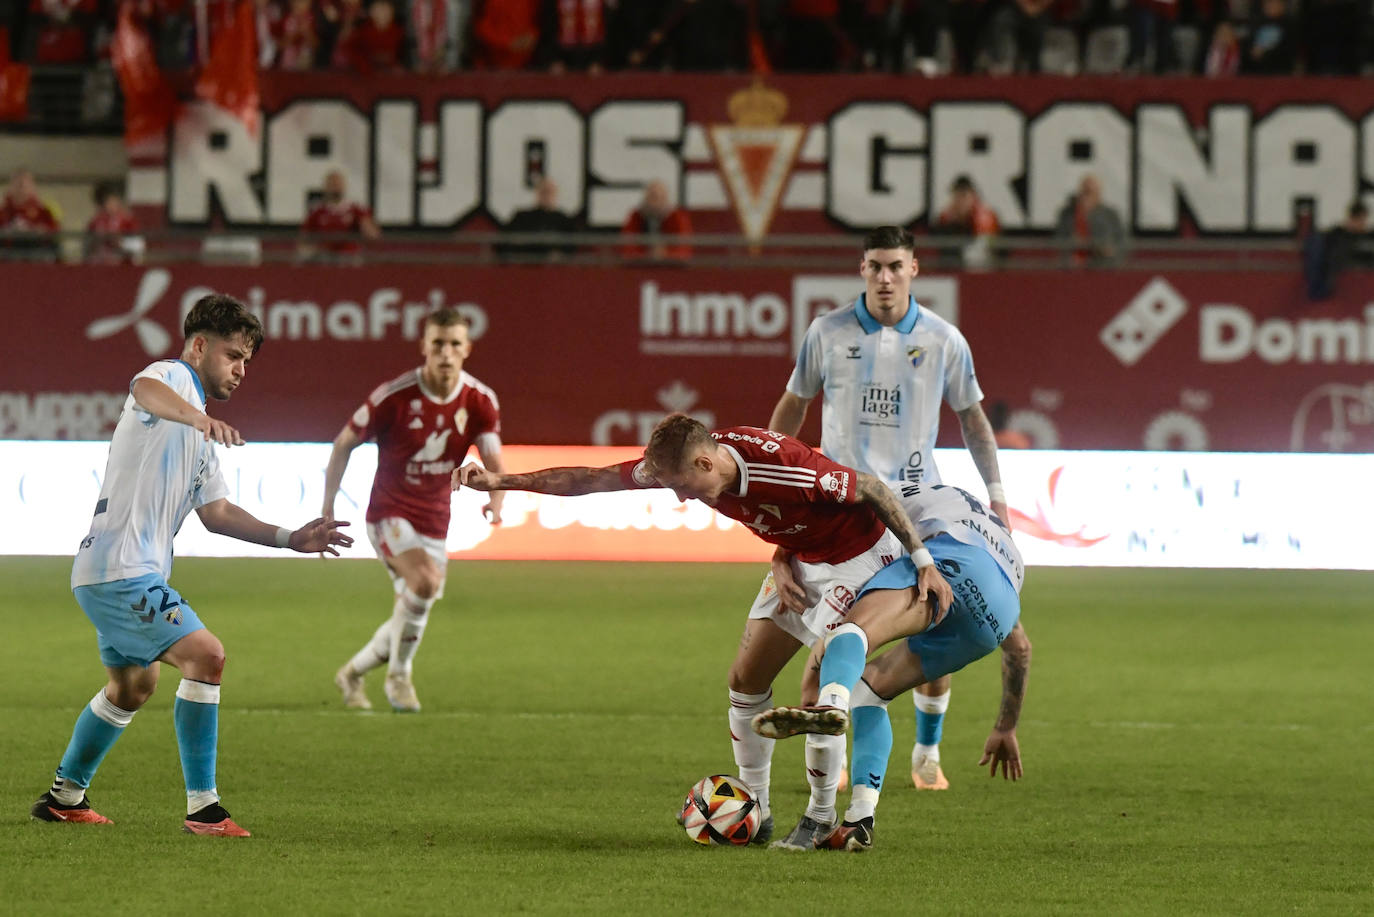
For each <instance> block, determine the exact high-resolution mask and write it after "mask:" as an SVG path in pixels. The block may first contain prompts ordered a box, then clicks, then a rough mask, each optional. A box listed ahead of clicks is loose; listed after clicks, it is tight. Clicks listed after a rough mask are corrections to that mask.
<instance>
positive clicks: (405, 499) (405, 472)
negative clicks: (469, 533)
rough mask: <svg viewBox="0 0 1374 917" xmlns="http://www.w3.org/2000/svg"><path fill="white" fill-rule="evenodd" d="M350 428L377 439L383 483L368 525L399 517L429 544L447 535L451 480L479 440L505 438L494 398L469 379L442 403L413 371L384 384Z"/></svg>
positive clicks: (375, 483)
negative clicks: (502, 436)
mask: <svg viewBox="0 0 1374 917" xmlns="http://www.w3.org/2000/svg"><path fill="white" fill-rule="evenodd" d="M348 428H349V429H350V430H352V431H353V433H354V435H356V436H357V437H358V438H359V439H362V440H368V439H376V440H377V476H376V477H374V478H373V479H372V497H371V502H369V504H368V507H367V521H368V522H380V521H381V520H383V519H389V518H394V517H397V516H399V517H400V518H402V519H405V520H407V521H409V522H410V524H411V525H413V526H415V531H417V532H419V533H420V534H421V535H427V536H429V537H430V538H446V537H447V536H448V520H449V501H450V494H451V492H452V491H451V486H450V483H449V476H450V475H451V474H452V472H453V469H454V468H456V467H458V464H459V463H460V462H461V461H462V460H463V456H465V455H467V453H468V448H469V447H470V446H472V444H473V442H475V441H476V440H477V438H478V437H479V436H482V435H483V434H486V433H490V434H494V435H500V433H501V409H500V406H499V405H498V404H497V401H496V393H495V392H493V391H492V390H491V389H489V388H487V387H486V386H485V385H483V384H482V383H481V382H478V381H477V380H476V379H474V378H473V377H472V376H470V375H468V374H467V373H462V374H461V376H460V378H459V380H458V389H457V391H455V392H454V393H453V394H452V395H450V396H449V397H448V398H447V399H446V400H443V401H440V400H439V399H438V398H437V397H436V396H435V395H433V394H432V393H430V392H429V391H428V390H427V389H426V388H425V387H424V385H423V384H422V383H421V381H420V370H418V369H414V370H411V371H410V372H408V373H405V374H404V375H401V376H398V377H397V378H395V379H393V380H392V381H390V382H387V383H384V384H382V385H379V386H378V387H377V389H376V391H374V392H373V393H372V394H371V395H368V396H367V401H365V402H364V403H363V404H362V406H361V407H359V408H358V410H357V411H355V412H354V413H353V417H352V418H350V419H349V421H348Z"/></svg>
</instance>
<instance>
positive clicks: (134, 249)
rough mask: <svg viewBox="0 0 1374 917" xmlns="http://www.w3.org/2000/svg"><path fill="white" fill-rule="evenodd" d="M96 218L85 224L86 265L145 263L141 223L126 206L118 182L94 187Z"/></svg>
mask: <svg viewBox="0 0 1374 917" xmlns="http://www.w3.org/2000/svg"><path fill="white" fill-rule="evenodd" d="M95 206H96V211H95V216H93V217H91V221H90V222H89V223H87V224H86V261H87V263H90V264H134V263H137V262H139V261H141V260H142V257H143V239H142V238H141V237H139V236H136V235H134V233H136V232H138V223H137V222H136V221H135V220H134V215H133V214H132V213H131V212H130V211H129V208H128V207H126V206H125V205H124V192H123V190H122V189H121V187H120V183H119V182H101V183H100V184H98V185H96V187H95Z"/></svg>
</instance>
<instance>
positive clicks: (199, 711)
mask: <svg viewBox="0 0 1374 917" xmlns="http://www.w3.org/2000/svg"><path fill="white" fill-rule="evenodd" d="M172 722H173V723H174V724H176V730H177V750H178V751H179V752H180V753H181V773H182V776H183V777H185V778H186V792H187V793H205V792H209V791H212V790H214V789H215V756H216V753H217V751H218V747H219V685H211V684H206V683H205V682H203V681H192V680H191V679H189V678H183V679H182V680H181V684H180V685H178V686H177V699H176V703H175V704H174V705H173V706H172Z"/></svg>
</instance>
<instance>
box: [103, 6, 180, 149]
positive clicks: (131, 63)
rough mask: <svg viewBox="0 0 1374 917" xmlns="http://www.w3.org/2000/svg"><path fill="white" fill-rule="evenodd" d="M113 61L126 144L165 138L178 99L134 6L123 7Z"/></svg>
mask: <svg viewBox="0 0 1374 917" xmlns="http://www.w3.org/2000/svg"><path fill="white" fill-rule="evenodd" d="M110 60H111V61H112V62H113V63H114V68H115V73H116V74H118V76H119V87H120V89H122V90H123V91H124V143H125V145H127V146H134V145H136V144H139V143H142V142H145V141H149V140H159V139H161V138H162V137H163V136H165V135H166V133H167V126H168V125H169V124H171V123H172V116H173V114H174V113H175V112H176V96H175V95H174V94H173V93H172V87H171V86H170V85H169V84H168V83H167V81H166V80H165V79H164V78H163V76H162V72H161V71H160V70H158V67H157V61H156V60H155V59H154V58H153V46H152V43H151V42H149V40H148V33H147V32H146V31H144V30H143V27H142V26H140V25H138V23H136V22H134V9H133V3H130V2H126V3H123V4H121V5H120V7H119V24H118V25H117V26H116V27H115V33H114V39H113V40H112V41H111V42H110Z"/></svg>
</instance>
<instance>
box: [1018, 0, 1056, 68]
mask: <svg viewBox="0 0 1374 917" xmlns="http://www.w3.org/2000/svg"><path fill="white" fill-rule="evenodd" d="M1053 4H1054V0H1013V3H1012V12H1013V13H1014V14H1015V15H1014V18H1013V22H1014V28H1015V30H1016V33H1015V34H1016V72H1017V73H1039V72H1040V53H1041V51H1043V50H1044V48H1045V29H1046V28H1047V27H1048V26H1049V21H1050V7H1051V6H1052V5H1053Z"/></svg>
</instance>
